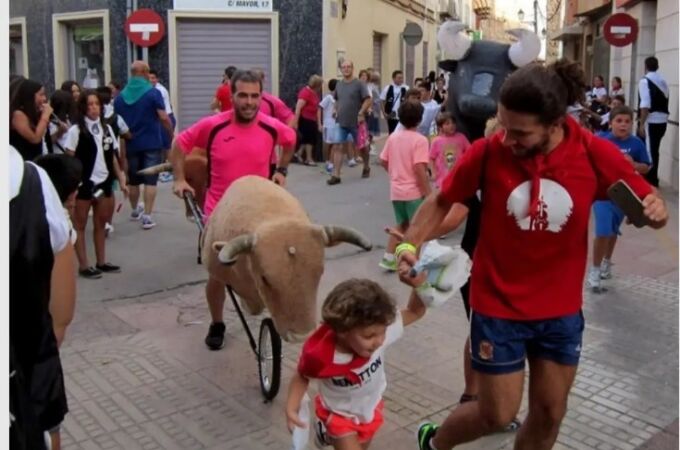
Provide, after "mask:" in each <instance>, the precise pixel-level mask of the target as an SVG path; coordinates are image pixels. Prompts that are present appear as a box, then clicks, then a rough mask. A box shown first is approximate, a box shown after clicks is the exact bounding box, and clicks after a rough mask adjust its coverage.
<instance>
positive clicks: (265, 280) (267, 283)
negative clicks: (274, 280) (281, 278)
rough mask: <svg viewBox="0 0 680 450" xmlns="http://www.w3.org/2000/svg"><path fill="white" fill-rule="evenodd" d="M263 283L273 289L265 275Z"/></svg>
mask: <svg viewBox="0 0 680 450" xmlns="http://www.w3.org/2000/svg"><path fill="white" fill-rule="evenodd" d="M262 282H263V283H264V285H265V286H267V287H271V284H269V281H268V280H267V277H265V276H264V275H262Z"/></svg>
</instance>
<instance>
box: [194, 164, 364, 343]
mask: <svg viewBox="0 0 680 450" xmlns="http://www.w3.org/2000/svg"><path fill="white" fill-rule="evenodd" d="M204 234H205V237H204V239H205V240H204V242H203V250H202V259H203V263H204V264H205V265H206V268H207V269H208V272H209V274H210V276H211V277H212V278H214V279H216V280H219V281H221V282H224V283H226V284H229V285H230V286H231V287H232V288H233V289H234V291H235V292H236V294H238V296H239V298H240V301H241V304H242V306H243V307H244V308H245V310H246V311H247V312H248V313H250V314H260V313H261V312H262V311H263V310H264V309H267V310H268V311H269V313H270V314H271V317H272V320H273V321H274V325H275V327H276V329H277V331H278V332H279V334H280V335H281V337H282V338H283V339H284V340H286V341H291V342H296V341H300V340H301V339H303V338H304V337H305V336H306V335H307V334H308V333H309V332H311V331H312V330H313V329H314V328H315V327H316V326H317V324H318V321H317V311H318V306H317V295H318V287H319V282H320V280H321V275H322V274H323V271H324V253H325V248H326V247H329V246H333V245H337V244H340V243H349V244H353V245H356V246H358V247H360V248H362V249H364V250H370V249H371V243H370V242H369V240H368V239H367V238H366V237H364V236H363V235H362V234H361V233H359V232H358V231H356V230H354V229H352V228H347V227H341V226H331V225H325V226H324V225H317V224H314V223H312V222H311V221H310V220H309V218H308V216H307V214H306V212H305V210H304V209H303V207H302V205H301V204H300V203H299V201H298V200H297V199H295V197H293V196H292V195H291V194H290V193H289V192H287V191H286V190H285V189H283V188H281V187H280V186H278V185H276V184H274V183H272V182H270V181H267V180H266V179H264V178H260V177H252V176H248V177H244V178H241V179H239V180H237V181H235V182H234V183H233V184H232V185H231V186H230V188H229V189H228V190H227V192H226V193H225V196H224V197H223V198H222V200H220V202H219V203H218V205H217V206H216V207H215V209H214V210H213V213H212V215H211V216H210V219H209V221H208V224H207V227H206V230H205V233H204Z"/></svg>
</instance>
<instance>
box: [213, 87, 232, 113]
mask: <svg viewBox="0 0 680 450" xmlns="http://www.w3.org/2000/svg"><path fill="white" fill-rule="evenodd" d="M215 98H217V100H218V101H219V102H220V111H222V112H224V111H229V110H230V109H231V108H232V104H231V86H230V84H229V83H222V84H221V85H220V87H218V88H217V91H215Z"/></svg>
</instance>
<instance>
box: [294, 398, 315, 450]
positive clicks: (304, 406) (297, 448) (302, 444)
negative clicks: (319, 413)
mask: <svg viewBox="0 0 680 450" xmlns="http://www.w3.org/2000/svg"><path fill="white" fill-rule="evenodd" d="M309 403H310V400H309V396H308V395H307V394H305V395H304V397H302V402H301V403H300V411H299V412H298V417H300V420H301V421H303V422H305V423H306V424H307V428H300V427H295V428H293V445H292V447H291V448H290V450H305V449H306V448H307V443H308V442H309V428H310V424H309V419H310V414H309Z"/></svg>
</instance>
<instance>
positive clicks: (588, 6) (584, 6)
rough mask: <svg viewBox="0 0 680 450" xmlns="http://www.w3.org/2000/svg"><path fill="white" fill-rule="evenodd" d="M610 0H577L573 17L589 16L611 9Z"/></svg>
mask: <svg viewBox="0 0 680 450" xmlns="http://www.w3.org/2000/svg"><path fill="white" fill-rule="evenodd" d="M611 4H612V2H611V0H578V3H577V5H576V14H575V16H589V15H591V14H595V13H598V12H600V11H601V10H604V9H605V8H610V9H611Z"/></svg>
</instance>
